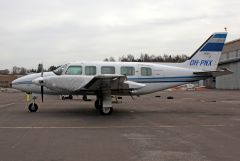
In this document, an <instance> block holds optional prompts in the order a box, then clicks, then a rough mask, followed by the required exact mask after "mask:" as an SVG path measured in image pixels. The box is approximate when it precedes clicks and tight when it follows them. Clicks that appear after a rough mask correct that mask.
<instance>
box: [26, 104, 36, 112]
mask: <svg viewBox="0 0 240 161" xmlns="http://www.w3.org/2000/svg"><path fill="white" fill-rule="evenodd" d="M28 110H29V111H30V112H37V110H38V105H37V104H36V103H30V104H29V106H28Z"/></svg>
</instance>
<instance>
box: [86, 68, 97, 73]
mask: <svg viewBox="0 0 240 161" xmlns="http://www.w3.org/2000/svg"><path fill="white" fill-rule="evenodd" d="M96 73H97V70H96V67H95V66H85V75H96Z"/></svg>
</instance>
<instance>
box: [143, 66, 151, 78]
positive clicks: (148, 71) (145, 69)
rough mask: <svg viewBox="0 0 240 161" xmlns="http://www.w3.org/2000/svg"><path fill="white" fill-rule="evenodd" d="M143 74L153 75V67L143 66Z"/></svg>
mask: <svg viewBox="0 0 240 161" xmlns="http://www.w3.org/2000/svg"><path fill="white" fill-rule="evenodd" d="M141 75H142V76H151V75H152V69H151V68H149V67H142V68H141Z"/></svg>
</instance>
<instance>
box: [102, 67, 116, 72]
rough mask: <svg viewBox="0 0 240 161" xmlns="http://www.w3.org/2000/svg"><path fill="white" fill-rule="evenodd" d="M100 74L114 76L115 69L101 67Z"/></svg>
mask: <svg viewBox="0 0 240 161" xmlns="http://www.w3.org/2000/svg"><path fill="white" fill-rule="evenodd" d="M101 73H102V74H115V67H112V66H102V67H101Z"/></svg>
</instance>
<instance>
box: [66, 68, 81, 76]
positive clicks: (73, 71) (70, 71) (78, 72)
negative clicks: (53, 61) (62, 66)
mask: <svg viewBox="0 0 240 161" xmlns="http://www.w3.org/2000/svg"><path fill="white" fill-rule="evenodd" d="M65 74H66V75H81V74H82V66H69V67H68V69H67V71H66V73H65Z"/></svg>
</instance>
